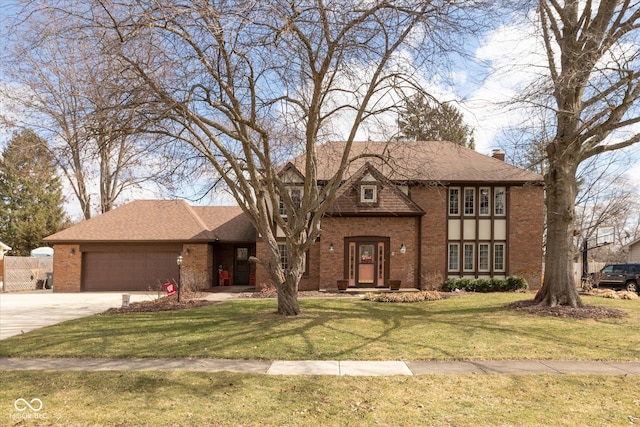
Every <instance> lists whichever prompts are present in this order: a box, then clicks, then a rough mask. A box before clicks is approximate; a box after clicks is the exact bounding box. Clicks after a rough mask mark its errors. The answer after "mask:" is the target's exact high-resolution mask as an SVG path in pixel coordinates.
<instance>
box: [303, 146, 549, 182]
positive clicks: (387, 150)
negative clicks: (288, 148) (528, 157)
mask: <svg viewBox="0 0 640 427" xmlns="http://www.w3.org/2000/svg"><path fill="white" fill-rule="evenodd" d="M345 144H346V143H345V142H329V143H326V144H323V145H321V146H319V147H318V151H317V152H318V163H317V164H318V179H319V180H321V181H323V180H328V179H330V178H331V177H332V176H333V174H335V172H336V170H337V168H338V165H339V163H340V158H341V156H342V153H343V151H344V149H345ZM349 157H350V158H351V159H356V160H354V161H352V163H351V164H350V165H349V167H348V169H347V171H346V173H345V179H346V178H348V177H349V176H351V175H353V174H355V173H356V172H357V171H358V170H359V169H360V168H361V167H362V166H363V165H364V164H365V163H366V162H369V163H371V164H372V165H373V166H374V167H375V168H376V169H377V170H379V171H380V172H381V173H382V174H384V176H386V177H387V178H389V179H390V180H392V181H422V182H441V183H455V182H487V183H526V182H538V183H541V182H542V176H540V175H538V174H536V173H533V172H530V171H527V170H525V169H521V168H518V167H515V166H513V165H510V164H508V163H506V162H504V161H502V160H498V159H494V158H492V157H489V156H485V155H484V154H480V153H478V152H476V151H474V150H471V149H469V148H466V147H462V146H460V145H457V144H454V143H452V142H446V141H444V142H443V141H384V142H380V141H362V142H354V143H353V145H352V147H351V152H350V156H349ZM291 163H292V164H293V165H294V166H295V167H296V168H298V169H299V170H300V171H301V172H302V173H304V171H305V157H304V155H302V156H299V157H296V158H295V159H293V160H292V161H291Z"/></svg>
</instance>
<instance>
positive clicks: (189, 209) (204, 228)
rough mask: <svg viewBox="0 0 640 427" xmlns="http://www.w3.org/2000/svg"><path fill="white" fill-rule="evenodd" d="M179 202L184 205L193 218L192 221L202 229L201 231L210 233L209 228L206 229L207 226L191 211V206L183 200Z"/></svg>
mask: <svg viewBox="0 0 640 427" xmlns="http://www.w3.org/2000/svg"><path fill="white" fill-rule="evenodd" d="M180 201H181V202H182V203H184V205H185V206H186V209H187V211H188V212H189V214H190V215H191V216H192V217H193V219H194V220H195V221H196V222H197V223H198V225H199V226H200V227H201V228H202V231H210V230H209V228H208V227H207V224H206V223H205V222H204V220H203V219H202V218H200V215H198V214H197V213H196V211H195V210H194V209H193V206H191V205H190V204H189V203H187V202H185V201H184V200H180Z"/></svg>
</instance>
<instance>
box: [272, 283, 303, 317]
mask: <svg viewBox="0 0 640 427" xmlns="http://www.w3.org/2000/svg"><path fill="white" fill-rule="evenodd" d="M277 288H278V314H281V315H283V316H297V315H299V314H300V306H299V305H298V291H297V288H298V283H297V282H295V283H291V281H287V282H284V283H282V284H280V285H279V286H277Z"/></svg>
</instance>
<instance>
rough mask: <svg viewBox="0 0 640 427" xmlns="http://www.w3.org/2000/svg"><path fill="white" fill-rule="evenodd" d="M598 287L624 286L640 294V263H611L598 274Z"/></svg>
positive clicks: (623, 287)
mask: <svg viewBox="0 0 640 427" xmlns="http://www.w3.org/2000/svg"><path fill="white" fill-rule="evenodd" d="M596 283H597V286H598V287H606V288H622V289H626V290H627V291H630V292H636V293H639V294H640V286H638V284H640V264H609V265H606V266H605V267H604V268H603V269H602V270H600V273H598V274H597V275H596Z"/></svg>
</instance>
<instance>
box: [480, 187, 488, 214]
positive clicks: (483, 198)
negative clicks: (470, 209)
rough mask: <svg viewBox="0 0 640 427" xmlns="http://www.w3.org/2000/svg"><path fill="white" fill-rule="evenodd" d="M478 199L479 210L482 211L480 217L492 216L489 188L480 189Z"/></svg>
mask: <svg viewBox="0 0 640 427" xmlns="http://www.w3.org/2000/svg"><path fill="white" fill-rule="evenodd" d="M478 198H479V200H478V209H479V210H480V215H490V214H491V208H490V200H491V191H490V190H489V189H488V188H480V192H479V193H478Z"/></svg>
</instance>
